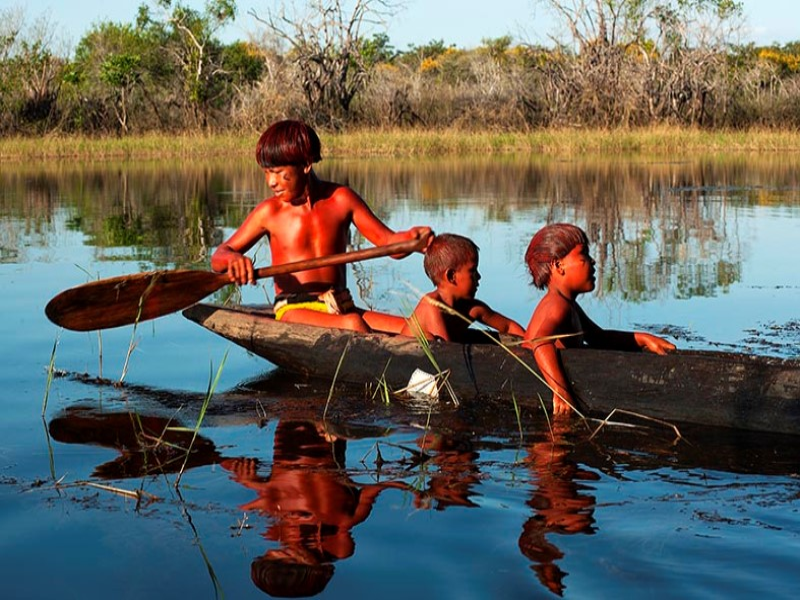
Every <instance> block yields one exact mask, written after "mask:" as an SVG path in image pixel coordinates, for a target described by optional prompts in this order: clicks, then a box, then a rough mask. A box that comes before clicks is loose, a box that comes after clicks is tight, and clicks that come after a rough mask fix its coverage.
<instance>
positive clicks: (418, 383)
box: [406, 369, 439, 400]
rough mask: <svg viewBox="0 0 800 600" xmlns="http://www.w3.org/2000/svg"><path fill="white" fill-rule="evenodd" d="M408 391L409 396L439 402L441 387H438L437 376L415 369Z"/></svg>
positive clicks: (409, 381)
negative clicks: (412, 395) (424, 397)
mask: <svg viewBox="0 0 800 600" xmlns="http://www.w3.org/2000/svg"><path fill="white" fill-rule="evenodd" d="M406 391H407V392H408V393H409V394H414V395H418V396H427V397H428V398H432V399H433V400H438V399H439V386H438V385H436V375H431V374H430V373H426V372H425V371H423V370H422V369H414V372H413V373H412V374H411V379H409V380H408V387H407V388H406Z"/></svg>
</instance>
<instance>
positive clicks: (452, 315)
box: [400, 233, 524, 343]
mask: <svg viewBox="0 0 800 600" xmlns="http://www.w3.org/2000/svg"><path fill="white" fill-rule="evenodd" d="M424 266H425V274H426V275H427V276H428V277H429V278H430V280H431V281H432V282H433V284H434V285H435V286H436V289H435V290H433V291H432V292H429V293H427V294H425V295H424V296H423V297H422V299H421V300H420V301H419V304H417V307H416V308H415V309H414V314H412V315H411V317H410V318H409V319H408V321H407V322H406V325H405V327H403V329H402V331H401V332H400V333H401V335H409V336H411V335H413V336H416V335H419V334H422V335H424V336H425V337H426V338H427V339H429V340H432V339H441V340H446V341H451V342H459V343H466V342H468V341H470V339H469V338H470V333H471V332H472V331H474V330H470V329H469V326H470V324H471V323H472V322H473V321H478V322H480V323H484V324H486V325H488V326H489V327H492V328H494V329H496V330H497V331H499V332H500V333H509V334H511V335H517V336H522V334H523V333H524V331H523V329H522V326H521V325H520V324H519V323H517V322H515V321H512V320H511V319H509V318H508V317H505V316H503V315H501V314H500V313H498V312H495V311H494V310H492V309H491V308H489V306H488V305H487V304H486V303H484V302H481V301H480V300H477V299H476V298H475V294H476V292H477V291H478V282H479V281H480V279H481V275H480V273H478V246H476V245H475V243H474V242H473V241H472V240H470V239H469V238H465V237H463V236H460V235H455V234H452V233H445V234H442V235H437V236H436V237H435V238H434V239H433V241H432V242H431V243H430V244H429V245H428V249H427V251H426V252H425V260H424Z"/></svg>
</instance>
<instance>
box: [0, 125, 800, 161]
mask: <svg viewBox="0 0 800 600" xmlns="http://www.w3.org/2000/svg"><path fill="white" fill-rule="evenodd" d="M320 134H321V137H322V145H323V150H324V154H325V156H330V157H369V156H398V157H399V156H442V155H454V154H508V153H539V154H548V155H567V156H574V155H581V154H597V153H623V154H624V153H631V154H636V153H643V154H655V155H659V154H660V155H670V154H687V153H725V154H727V153H732V152H756V151H757V152H777V151H781V152H798V151H800V131H797V130H785V131H778V130H774V129H766V128H753V129H745V130H730V129H726V130H707V129H699V128H688V127H677V126H658V127H647V128H639V129H627V128H626V129H622V128H621V129H583V128H559V129H537V130H533V131H490V130H485V131H464V130H460V129H455V128H451V129H444V130H424V129H355V130H351V131H347V132H343V133H333V134H331V133H326V132H325V131H320ZM256 137H257V134H256V133H254V132H251V131H243V132H241V133H238V134H237V133H219V134H213V135H191V134H184V135H166V134H146V135H141V136H130V137H124V138H117V137H113V138H112V137H103V138H96V137H87V136H47V137H44V138H29V137H9V138H0V162H6V161H29V160H53V159H59V160H74V159H82V160H87V159H88V160H104V159H105V160H108V159H134V158H135V159H146V158H163V157H167V156H175V157H209V156H236V155H239V156H251V155H252V152H253V149H254V148H255V140H256Z"/></svg>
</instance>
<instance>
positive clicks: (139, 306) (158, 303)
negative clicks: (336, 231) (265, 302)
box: [44, 240, 424, 331]
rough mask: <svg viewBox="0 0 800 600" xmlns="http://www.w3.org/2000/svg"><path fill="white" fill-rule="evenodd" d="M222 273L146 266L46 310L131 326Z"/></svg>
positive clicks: (69, 324)
mask: <svg viewBox="0 0 800 600" xmlns="http://www.w3.org/2000/svg"><path fill="white" fill-rule="evenodd" d="M423 245H424V240H406V241H403V242H397V243H394V244H389V245H387V246H376V247H374V248H367V249H365V250H358V251H356V252H345V253H342V254H333V255H331V256H322V257H320V258H311V259H308V260H300V261H296V262H291V263H285V264H282V265H272V266H270V267H262V268H260V269H256V271H255V276H256V279H263V278H265V277H274V276H275V275H284V274H286V273H296V272H297V271H308V270H310V269H318V268H320V267H331V266H336V265H343V264H347V263H352V262H357V261H361V260H368V259H370V258H378V257H380V256H390V255H393V254H408V253H410V252H414V251H416V250H421V249H422V247H423ZM229 283H231V282H230V280H229V279H228V275H227V274H224V273H213V272H211V271H193V270H174V271H149V272H147V273H138V274H136V275H123V276H121V277H112V278H110V279H101V280H99V281H92V282H91V283H86V284H84V285H79V286H77V287H74V288H70V289H68V290H65V291H63V292H61V293H60V294H58V295H57V296H55V297H54V298H53V299H52V300H50V302H48V303H47V306H46V307H45V309H44V312H45V314H46V315H47V317H48V318H49V319H50V320H51V321H52V322H53V323H55V324H56V325H60V326H61V327H64V328H65V329H71V330H73V331H92V330H95V329H109V328H111V327H119V326H120V325H130V324H132V323H138V322H141V321H147V320H149V319H155V318H156V317H161V316H163V315H166V314H169V313H172V312H175V311H178V310H181V309H183V308H186V307H187V306H191V305H192V304H194V303H195V302H199V301H200V300H202V299H203V298H205V297H206V296H208V295H209V294H213V293H214V292H216V291H217V290H220V289H221V288H223V287H225V286H226V285H228V284H229Z"/></svg>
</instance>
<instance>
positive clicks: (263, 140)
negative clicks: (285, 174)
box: [256, 121, 322, 169]
mask: <svg viewBox="0 0 800 600" xmlns="http://www.w3.org/2000/svg"><path fill="white" fill-rule="evenodd" d="M321 146H322V145H321V144H320V141H319V137H318V136H317V132H316V131H314V130H313V129H312V128H311V127H309V126H308V125H306V124H305V123H303V122H302V121H278V122H277V123H273V124H272V125H270V126H269V128H268V129H267V130H266V131H265V132H264V133H262V134H261V137H260V138H259V139H258V144H256V160H257V161H258V164H259V165H260V166H261V168H262V169H268V168H271V167H285V166H289V165H293V166H296V167H305V166H306V165H310V164H312V163H315V162H318V161H320V160H322V156H321V154H320V152H321Z"/></svg>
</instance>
